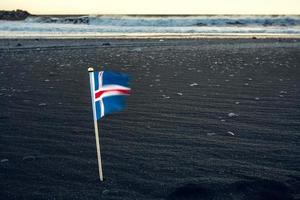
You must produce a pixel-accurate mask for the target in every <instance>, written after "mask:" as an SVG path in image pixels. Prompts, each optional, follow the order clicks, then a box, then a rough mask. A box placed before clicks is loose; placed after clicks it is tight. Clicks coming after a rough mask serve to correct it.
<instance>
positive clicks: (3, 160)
mask: <svg viewBox="0 0 300 200" xmlns="http://www.w3.org/2000/svg"><path fill="white" fill-rule="evenodd" d="M0 162H1V163H6V162H8V159H7V158H4V159H2V160H1V161H0Z"/></svg>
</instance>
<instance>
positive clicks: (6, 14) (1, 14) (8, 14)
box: [0, 10, 30, 20]
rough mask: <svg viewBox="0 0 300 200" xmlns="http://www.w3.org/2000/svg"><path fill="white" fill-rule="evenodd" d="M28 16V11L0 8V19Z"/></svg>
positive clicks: (18, 18) (22, 18)
mask: <svg viewBox="0 0 300 200" xmlns="http://www.w3.org/2000/svg"><path fill="white" fill-rule="evenodd" d="M28 16H30V13H29V12H27V11H24V10H13V11H5V10H0V20H24V19H26V18H27V17H28Z"/></svg>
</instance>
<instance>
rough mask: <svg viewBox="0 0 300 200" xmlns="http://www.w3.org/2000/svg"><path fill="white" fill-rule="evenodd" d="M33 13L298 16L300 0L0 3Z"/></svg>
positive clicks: (12, 0)
mask: <svg viewBox="0 0 300 200" xmlns="http://www.w3.org/2000/svg"><path fill="white" fill-rule="evenodd" d="M14 9H23V10H27V11H29V12H30V13H32V14H300V0H0V10H14Z"/></svg>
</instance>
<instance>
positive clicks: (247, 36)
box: [0, 33, 300, 40]
mask: <svg viewBox="0 0 300 200" xmlns="http://www.w3.org/2000/svg"><path fill="white" fill-rule="evenodd" d="M284 38H287V39H300V34H293V35H287V34H223V33H222V34H195V35H193V34H191V35H179V34H166V35H165V34H163V35H160V34H157V35H156V34H155V35H148V34H145V35H115V36H114V35H99V36H96V35H93V36H49V35H46V36H41V35H40V36H3V35H2V36H0V39H125V40H126V39H137V40H139V39H176V40H188V39H284Z"/></svg>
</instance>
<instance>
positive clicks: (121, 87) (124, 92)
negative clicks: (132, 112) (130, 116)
mask: <svg viewBox="0 0 300 200" xmlns="http://www.w3.org/2000/svg"><path fill="white" fill-rule="evenodd" d="M88 72H89V76H90V88H91V97H92V107H93V118H94V128H95V137H96V147H97V158H98V166H99V177H100V181H103V171H102V160H101V152H100V141H99V130H98V122H97V120H99V119H101V118H102V117H104V116H105V115H108V114H110V113H113V112H117V111H121V110H123V109H124V108H125V96H128V95H129V94H130V91H131V89H130V88H129V76H128V75H126V74H121V73H116V72H110V71H94V69H93V68H91V67H90V68H89V69H88Z"/></svg>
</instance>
